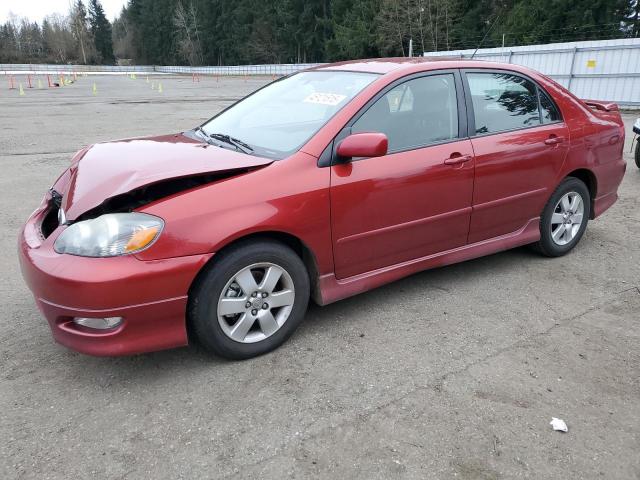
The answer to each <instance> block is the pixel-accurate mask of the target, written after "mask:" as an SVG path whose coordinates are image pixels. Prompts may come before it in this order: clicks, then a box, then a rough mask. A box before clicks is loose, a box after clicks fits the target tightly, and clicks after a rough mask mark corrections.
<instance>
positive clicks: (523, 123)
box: [467, 73, 541, 134]
mask: <svg viewBox="0 0 640 480" xmlns="http://www.w3.org/2000/svg"><path fill="white" fill-rule="evenodd" d="M467 80H468V82H469V90H470V91H471V99H472V101H473V113H474V117H475V123H476V133H477V134H483V133H494V132H503V131H506V130H516V129H518V128H524V127H531V126H534V125H540V123H541V122H540V111H539V110H538V92H537V87H536V85H535V84H534V83H533V82H531V81H530V80H527V79H526V78H523V77H519V76H517V75H510V74H508V73H467Z"/></svg>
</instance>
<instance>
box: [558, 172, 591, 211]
mask: <svg viewBox="0 0 640 480" xmlns="http://www.w3.org/2000/svg"><path fill="white" fill-rule="evenodd" d="M567 177H573V178H577V179H578V180H580V181H582V182H583V183H584V184H585V185H586V186H587V189H589V196H590V197H591V202H590V203H591V205H590V206H591V208H590V209H589V210H590V213H589V219H590V220H593V219H594V218H595V217H594V204H595V199H596V195H597V193H598V180H597V178H596V176H595V174H594V173H593V172H592V171H591V170H588V169H586V168H578V169H576V170H573V171H572V172H569V173H568V174H567V175H566V176H565V178H567Z"/></svg>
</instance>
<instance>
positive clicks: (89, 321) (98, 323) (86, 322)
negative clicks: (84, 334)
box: [73, 317, 122, 330]
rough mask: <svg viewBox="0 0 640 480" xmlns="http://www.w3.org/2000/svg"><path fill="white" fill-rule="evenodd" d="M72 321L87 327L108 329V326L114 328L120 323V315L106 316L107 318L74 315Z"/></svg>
mask: <svg viewBox="0 0 640 480" xmlns="http://www.w3.org/2000/svg"><path fill="white" fill-rule="evenodd" d="M73 323H75V324H76V325H80V326H83V327H87V328H95V329H98V330H109V329H110V328H116V327H117V326H119V325H120V324H121V323H122V317H107V318H88V317H75V318H74V319H73Z"/></svg>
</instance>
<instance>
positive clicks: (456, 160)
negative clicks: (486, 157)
mask: <svg viewBox="0 0 640 480" xmlns="http://www.w3.org/2000/svg"><path fill="white" fill-rule="evenodd" d="M472 158H473V157H472V156H471V155H460V154H459V153H457V154H456V153H452V154H451V156H450V157H449V158H445V159H444V164H445V165H460V164H461V163H466V162H468V161H469V160H471V159H472Z"/></svg>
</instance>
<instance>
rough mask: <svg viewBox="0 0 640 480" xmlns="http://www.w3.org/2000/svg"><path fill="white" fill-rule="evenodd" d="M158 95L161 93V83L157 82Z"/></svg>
mask: <svg viewBox="0 0 640 480" xmlns="http://www.w3.org/2000/svg"><path fill="white" fill-rule="evenodd" d="M158 93H162V83H160V82H158Z"/></svg>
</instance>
